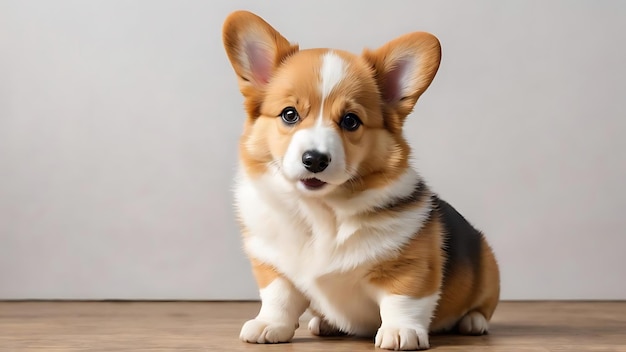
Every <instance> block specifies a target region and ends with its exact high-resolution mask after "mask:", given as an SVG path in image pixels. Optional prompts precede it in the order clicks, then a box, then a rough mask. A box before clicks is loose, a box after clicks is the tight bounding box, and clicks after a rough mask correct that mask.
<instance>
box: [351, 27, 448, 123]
mask: <svg viewBox="0 0 626 352" xmlns="http://www.w3.org/2000/svg"><path fill="white" fill-rule="evenodd" d="M363 58H364V59H365V60H366V61H367V62H368V63H369V64H370V65H371V66H372V68H373V69H374V71H375V75H376V80H377V82H378V87H379V89H380V92H381V94H382V98H383V103H384V106H385V110H386V111H385V113H386V115H387V116H386V117H387V118H388V121H387V124H388V126H389V127H390V128H391V129H392V130H394V131H399V130H400V129H401V128H402V125H403V123H404V120H405V118H406V116H407V115H408V114H410V113H411V111H412V110H413V107H414V106H415V103H416V102H417V99H418V98H419V97H420V96H421V95H422V93H424V91H426V89H427V88H428V86H429V85H430V83H431V82H432V80H433V78H434V77H435V74H436V73H437V70H438V69H439V62H440V61H441V46H440V45H439V40H437V38H436V37H435V36H433V35H432V34H430V33H426V32H414V33H409V34H405V35H403V36H401V37H399V38H396V39H394V40H392V41H390V42H388V43H387V44H385V45H383V46H382V47H380V48H378V49H376V50H373V51H372V50H367V49H366V50H365V51H364V52H363Z"/></svg>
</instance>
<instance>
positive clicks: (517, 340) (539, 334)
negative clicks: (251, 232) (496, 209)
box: [0, 302, 626, 352]
mask: <svg viewBox="0 0 626 352" xmlns="http://www.w3.org/2000/svg"><path fill="white" fill-rule="evenodd" d="M258 306H259V305H258V303H184V302H172V303H169V302H167V303H166V302H160V303H159V302H154V303H126V302H119V303H115V302H94V303H88V302H0V351H11V352H13V351H262V352H268V351H272V352H273V351H329V350H332V351H372V350H374V344H373V342H372V341H371V340H369V339H354V338H317V337H312V336H311V335H309V333H308V331H307V329H306V324H303V325H302V327H301V328H300V329H299V330H298V332H297V333H296V337H295V338H294V341H293V343H291V344H280V345H251V344H246V343H243V342H240V341H239V340H238V337H237V336H238V333H239V328H240V327H241V324H242V323H243V322H244V321H245V320H247V319H249V318H251V317H253V316H254V315H255V314H256V312H257V309H258ZM431 345H432V349H433V350H435V351H502V352H507V351H511V352H513V351H519V352H525V351H574V352H577V351H626V302H602V303H589V302H576V303H572V302H570V303H565V302H535V303H522V302H504V303H501V305H500V306H499V308H498V310H497V312H496V315H495V316H494V319H493V323H492V327H491V333H490V334H489V335H486V336H481V337H465V336H453V335H452V336H451V335H448V336H446V335H442V336H433V337H432V338H431Z"/></svg>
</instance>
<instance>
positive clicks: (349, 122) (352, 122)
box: [339, 113, 361, 131]
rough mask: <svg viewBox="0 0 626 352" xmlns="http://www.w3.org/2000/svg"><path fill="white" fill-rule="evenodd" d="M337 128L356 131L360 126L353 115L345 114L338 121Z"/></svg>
mask: <svg viewBox="0 0 626 352" xmlns="http://www.w3.org/2000/svg"><path fill="white" fill-rule="evenodd" d="M339 126H341V128H343V129H344V130H346V131H356V130H357V128H359V126H361V120H360V119H359V117H358V116H356V115H355V114H353V113H347V114H345V115H343V117H342V118H341V121H339Z"/></svg>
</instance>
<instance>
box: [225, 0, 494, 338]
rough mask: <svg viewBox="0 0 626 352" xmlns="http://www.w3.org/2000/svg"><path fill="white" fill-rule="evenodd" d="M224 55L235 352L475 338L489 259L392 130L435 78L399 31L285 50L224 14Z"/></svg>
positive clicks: (415, 41) (481, 321) (420, 51)
mask: <svg viewBox="0 0 626 352" xmlns="http://www.w3.org/2000/svg"><path fill="white" fill-rule="evenodd" d="M223 43H224V47H225V49H226V53H227V56H228V58H229V60H230V62H231V64H232V67H233V68H234V71H235V73H236V75H237V79H238V82H239V88H240V90H241V93H242V94H243V97H244V100H245V110H246V112H247V118H246V119H245V123H244V127H243V134H242V136H241V140H240V147H239V165H240V167H239V173H238V176H237V179H236V186H235V192H234V193H235V194H234V198H235V207H236V210H237V214H238V220H239V222H240V224H241V227H242V237H243V244H244V248H245V252H246V253H247V255H248V256H249V258H250V262H251V265H252V271H253V273H254V276H255V278H256V281H257V283H258V287H259V289H260V297H261V301H262V303H261V308H260V311H259V313H258V315H257V316H256V318H254V319H252V320H250V321H248V322H246V323H245V324H244V325H243V327H242V329H241V335H240V337H241V339H242V340H244V341H247V342H250V343H279V342H288V341H290V340H291V339H292V338H293V336H294V332H295V330H296V329H297V328H298V326H299V324H298V322H299V318H300V317H301V315H302V314H303V313H304V312H305V311H306V310H307V309H309V311H310V312H311V313H312V314H313V318H312V319H311V320H310V322H309V326H308V327H309V329H310V331H311V333H312V334H314V335H319V336H332V335H342V334H347V335H356V336H370V337H373V338H374V339H373V340H374V341H375V346H376V347H380V348H383V349H389V350H416V349H427V348H429V341H428V338H429V332H437V331H449V330H452V329H455V330H458V331H459V332H460V333H463V334H473V335H474V334H475V335H480V334H484V333H486V332H487V327H488V321H489V319H490V318H491V316H492V314H493V312H494V310H495V308H496V305H497V303H498V300H499V292H500V284H499V271H498V266H497V264H496V260H495V258H494V254H493V253H492V250H491V248H490V247H489V245H488V244H487V242H486V241H485V238H484V237H483V235H482V233H481V232H479V231H478V230H476V229H475V228H474V227H472V225H470V224H469V223H468V221H466V220H465V218H463V216H462V215H460V214H459V213H458V212H457V211H456V210H455V209H454V208H453V207H452V206H451V205H449V204H448V203H446V202H445V201H444V200H442V199H440V198H439V197H438V196H437V195H436V194H435V193H434V192H433V191H432V190H431V189H430V188H429V187H428V185H427V183H426V182H425V181H424V180H423V179H422V178H421V177H420V175H419V174H418V173H417V172H416V171H415V170H414V169H413V168H412V167H411V165H410V157H411V151H410V148H409V146H408V144H407V141H406V140H405V139H404V137H403V134H402V127H403V124H404V121H405V119H406V117H407V115H409V113H411V111H412V110H413V107H414V105H415V103H416V101H417V99H418V98H419V97H420V96H421V95H422V93H424V91H425V90H426V88H427V87H428V86H429V85H430V83H431V81H432V79H433V77H434V76H435V73H436V72H437V70H438V67H439V61H440V57H441V49H440V45H439V41H438V40H437V39H436V38H435V37H434V36H433V35H431V34H428V33H424V32H415V33H409V34H406V35H403V36H400V37H398V38H397V39H394V40H392V41H390V42H388V43H387V44H385V45H383V46H382V47H380V48H378V49H376V50H367V49H366V50H365V51H364V52H363V53H362V54H361V55H355V54H351V53H349V52H346V51H342V50H335V49H309V50H300V49H299V47H298V45H296V44H292V43H290V42H289V41H288V40H287V39H285V38H284V37H283V36H282V35H281V34H280V33H278V32H277V31H276V30H275V29H274V28H272V27H271V26H270V25H269V24H268V23H267V22H265V21H264V20H263V19H262V18H260V17H258V16H257V15H255V14H252V13H250V12H246V11H237V12H234V13H232V14H230V15H229V16H228V17H227V19H226V21H225V23H224V25H223Z"/></svg>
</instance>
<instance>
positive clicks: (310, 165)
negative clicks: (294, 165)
mask: <svg viewBox="0 0 626 352" xmlns="http://www.w3.org/2000/svg"><path fill="white" fill-rule="evenodd" d="M329 163H330V156H328V154H324V153H320V152H318V151H317V150H307V151H306V152H304V154H302V164H304V167H305V168H306V169H307V170H309V171H311V172H313V173H318V172H322V171H324V169H326V168H327V167H328V164H329Z"/></svg>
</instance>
